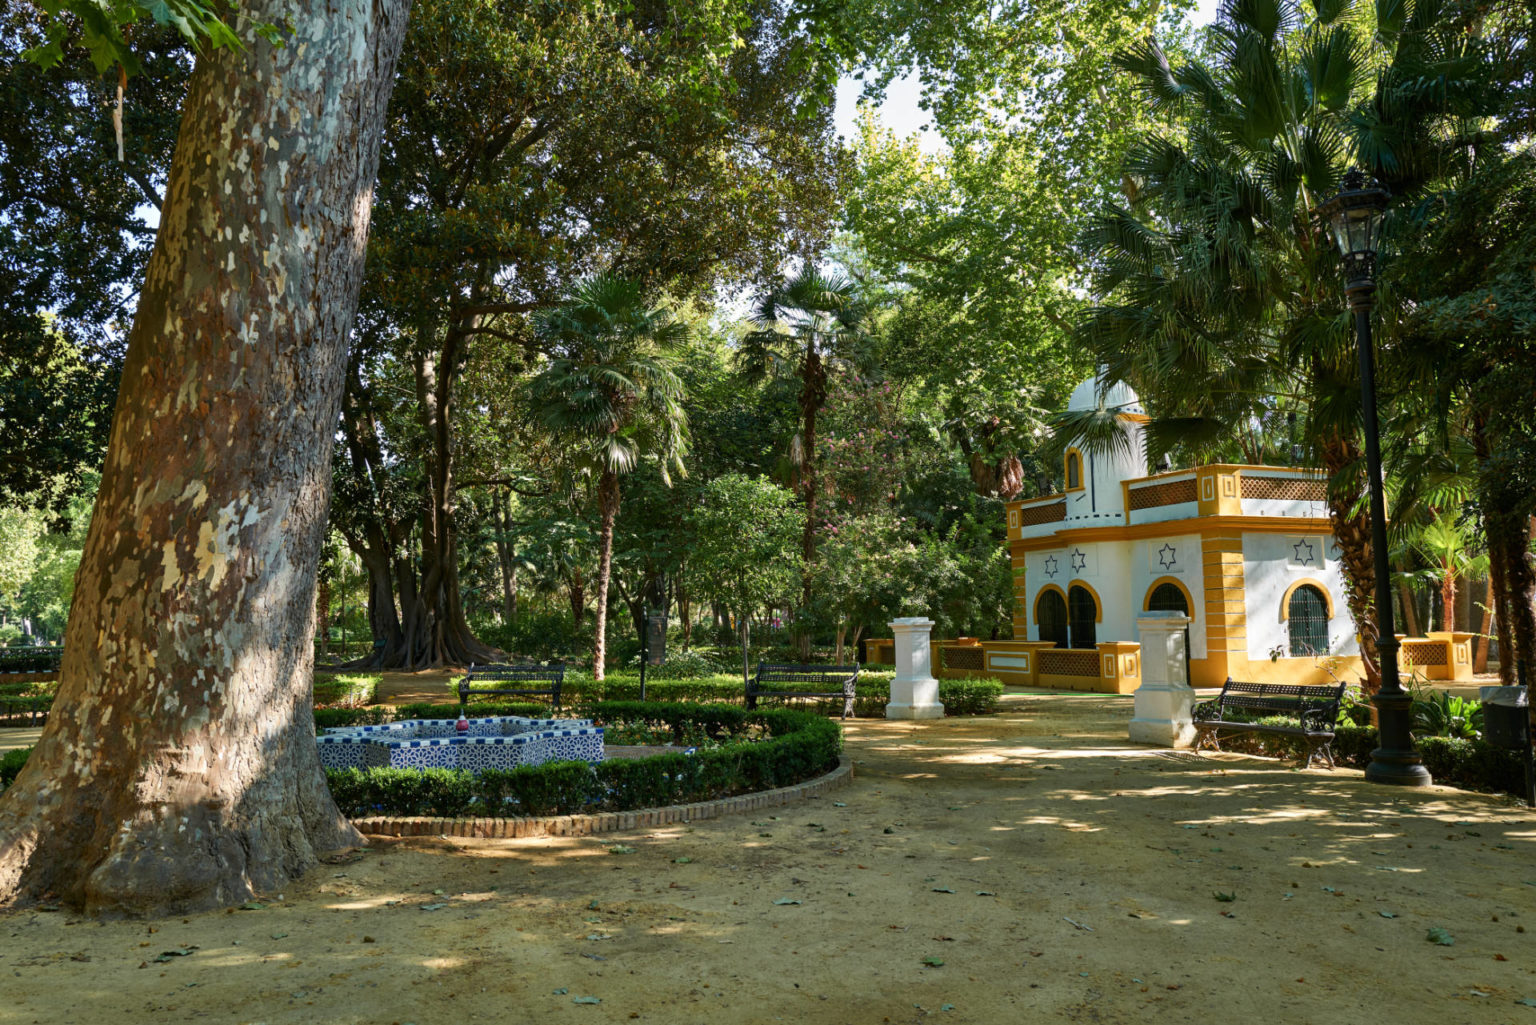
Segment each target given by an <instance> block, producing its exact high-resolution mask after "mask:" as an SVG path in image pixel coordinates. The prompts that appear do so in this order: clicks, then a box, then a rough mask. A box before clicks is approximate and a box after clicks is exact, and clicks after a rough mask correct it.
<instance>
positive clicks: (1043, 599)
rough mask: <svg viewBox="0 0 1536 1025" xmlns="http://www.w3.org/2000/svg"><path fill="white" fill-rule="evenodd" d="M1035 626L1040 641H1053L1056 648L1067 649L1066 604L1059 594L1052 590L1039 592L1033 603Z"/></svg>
mask: <svg viewBox="0 0 1536 1025" xmlns="http://www.w3.org/2000/svg"><path fill="white" fill-rule="evenodd" d="M1035 625H1036V626H1038V627H1039V628H1040V639H1041V640H1042V641H1055V642H1056V647H1058V648H1065V647H1067V603H1066V602H1065V601H1064V600H1063V599H1062V597H1061V592H1060V591H1058V590H1055V589H1054V588H1052V589H1050V590H1047V591H1041V592H1040V597H1039V598H1038V599H1036V601H1035Z"/></svg>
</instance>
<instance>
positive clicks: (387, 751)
mask: <svg viewBox="0 0 1536 1025" xmlns="http://www.w3.org/2000/svg"><path fill="white" fill-rule="evenodd" d="M467 722H468V729H466V730H459V729H458V728H457V723H456V721H455V720H453V719H406V720H403V721H401V722H391V723H384V724H382V725H379V726H338V727H332V728H330V729H327V730H326V731H325V732H324V733H323V734H322V735H321V736H319V737H317V738H316V743H318V744H319V746H320V764H321V765H323V766H324V767H325V768H327V769H353V768H357V769H372V768H396V769H468V770H470V771H471V772H479V771H481V770H482V769H513V768H516V767H517V766H519V765H542V764H543V763H545V762H562V761H581V762H592V763H594V764H595V763H597V762H601V761H602V760H603V730H602V727H601V726H593V725H592V721H591V720H590V719H524V718H522V717H521V716H513V715H501V716H492V717H490V718H485V719H469V720H467Z"/></svg>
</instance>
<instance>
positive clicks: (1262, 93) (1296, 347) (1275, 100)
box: [1063, 0, 1489, 685]
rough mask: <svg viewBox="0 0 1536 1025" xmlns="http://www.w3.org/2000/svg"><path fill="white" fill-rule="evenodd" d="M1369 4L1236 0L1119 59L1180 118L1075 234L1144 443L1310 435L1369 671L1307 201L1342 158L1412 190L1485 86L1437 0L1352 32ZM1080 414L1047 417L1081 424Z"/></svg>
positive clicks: (1349, 371) (1112, 362) (1358, 520)
mask: <svg viewBox="0 0 1536 1025" xmlns="http://www.w3.org/2000/svg"><path fill="white" fill-rule="evenodd" d="M1370 13H1371V12H1370V11H1368V10H1366V9H1364V8H1360V7H1358V5H1355V4H1351V3H1319V4H1318V5H1317V7H1316V8H1315V11H1314V12H1313V13H1312V14H1310V15H1309V14H1306V13H1304V12H1303V10H1302V9H1301V8H1300V7H1299V6H1298V5H1296V4H1295V3H1293V2H1291V0H1233V2H1230V3H1227V4H1225V5H1223V7H1222V8H1221V14H1220V18H1219V19H1218V21H1217V23H1216V25H1215V26H1213V28H1212V29H1211V30H1210V38H1209V40H1208V43H1207V53H1206V55H1205V56H1204V57H1203V58H1202V59H1198V60H1196V59H1191V60H1186V61H1182V62H1173V61H1170V59H1169V57H1168V56H1167V54H1166V53H1165V52H1164V50H1163V49H1162V47H1160V46H1159V45H1158V43H1157V42H1156V41H1155V40H1148V41H1146V42H1144V43H1141V44H1139V45H1137V46H1135V47H1132V48H1129V49H1127V50H1125V51H1123V52H1122V53H1121V54H1120V55H1119V56H1118V58H1117V63H1118V64H1119V65H1120V67H1121V68H1123V69H1124V70H1125V71H1126V72H1127V73H1128V74H1129V75H1130V76H1132V77H1133V79H1134V80H1135V81H1137V82H1138V83H1139V87H1140V88H1141V90H1142V91H1143V95H1144V96H1145V98H1146V101H1147V102H1148V104H1149V105H1151V106H1152V107H1153V108H1155V109H1166V110H1171V111H1173V112H1175V113H1176V115H1177V118H1178V124H1179V126H1180V127H1179V129H1178V130H1177V131H1161V132H1152V133H1149V134H1147V135H1145V136H1143V137H1142V138H1141V139H1139V140H1138V142H1137V143H1136V145H1135V146H1134V147H1133V148H1132V150H1131V154H1130V157H1129V159H1128V161H1127V175H1128V177H1129V181H1130V187H1129V192H1130V198H1131V203H1130V204H1129V205H1128V206H1121V207H1116V208H1112V209H1111V210H1110V212H1108V213H1107V214H1106V215H1104V216H1103V217H1102V218H1101V219H1099V220H1098V222H1097V223H1096V224H1095V226H1094V227H1093V228H1092V229H1091V231H1090V232H1089V233H1088V234H1087V236H1086V241H1087V245H1088V248H1089V249H1090V251H1091V252H1092V254H1093V256H1094V259H1095V260H1096V263H1097V267H1098V270H1099V273H1098V275H1097V278H1096V282H1095V288H1096V291H1097V293H1098V294H1099V296H1101V297H1102V298H1101V300H1100V301H1099V303H1098V304H1097V305H1096V306H1095V307H1094V308H1093V309H1092V310H1091V311H1090V312H1089V313H1088V315H1087V316H1086V317H1085V319H1084V321H1083V324H1082V330H1081V337H1082V338H1083V339H1084V340H1085V341H1086V342H1087V343H1088V345H1089V347H1090V348H1091V349H1092V351H1093V352H1094V353H1095V356H1096V359H1097V360H1098V361H1099V362H1100V363H1101V364H1102V365H1104V366H1105V367H1106V368H1107V375H1108V377H1109V378H1110V379H1112V380H1125V381H1129V382H1131V383H1132V384H1133V385H1135V386H1136V387H1137V389H1138V391H1140V392H1141V394H1142V395H1143V397H1144V398H1145V399H1146V400H1148V401H1149V402H1150V403H1151V405H1152V407H1153V409H1154V411H1155V414H1156V415H1155V417H1154V420H1153V422H1152V424H1151V425H1150V429H1149V431H1148V439H1149V450H1150V451H1151V453H1152V454H1153V455H1154V456H1155V455H1157V454H1158V453H1162V452H1167V451H1169V450H1171V449H1173V448H1175V447H1179V446H1183V447H1184V448H1185V450H1186V451H1191V452H1193V453H1195V454H1197V455H1199V454H1209V453H1211V452H1212V451H1213V450H1215V449H1217V448H1219V447H1220V446H1221V445H1222V444H1223V443H1224V442H1225V439H1228V438H1231V437H1233V436H1236V435H1238V434H1240V433H1241V432H1242V430H1243V429H1244V427H1245V425H1247V424H1249V423H1252V422H1255V421H1263V420H1265V419H1267V418H1269V417H1271V416H1272V415H1273V414H1274V413H1275V411H1276V410H1277V409H1279V408H1284V406H1285V405H1291V406H1293V407H1299V408H1298V409H1297V411H1298V412H1300V413H1302V414H1303V423H1304V436H1305V438H1306V440H1307V441H1308V443H1309V444H1308V445H1307V449H1308V450H1309V451H1310V453H1311V454H1312V457H1313V458H1315V459H1316V460H1317V461H1318V462H1320V463H1321V465H1322V466H1323V468H1324V469H1326V470H1327V471H1328V473H1329V475H1330V478H1331V484H1330V487H1329V494H1328V498H1329V512H1330V515H1331V518H1332V520H1333V527H1334V534H1335V536H1336V537H1337V539H1338V542H1339V547H1340V551H1341V554H1342V561H1343V564H1344V568H1345V572H1346V578H1347V581H1348V594H1347V597H1348V603H1349V607H1350V611H1351V613H1352V614H1353V617H1354V620H1355V624H1356V628H1357V630H1358V631H1359V633H1360V635H1361V638H1362V640H1363V642H1364V647H1365V652H1366V655H1367V672H1368V680H1369V681H1370V683H1371V685H1374V682H1375V680H1376V679H1377V676H1376V670H1375V665H1374V645H1375V632H1374V631H1375V620H1374V617H1373V616H1372V615H1371V608H1372V601H1373V594H1374V571H1373V569H1372V563H1371V553H1370V531H1369V523H1368V518H1367V515H1366V513H1365V510H1364V508H1363V504H1362V502H1361V495H1362V493H1363V491H1364V474H1363V466H1362V460H1361V449H1360V443H1359V440H1358V438H1357V434H1356V431H1357V424H1358V421H1359V416H1360V410H1359V402H1358V377H1357V374H1356V369H1355V356H1354V351H1353V345H1352V342H1353V337H1352V332H1351V331H1350V321H1349V318H1348V317H1347V316H1346V314H1345V313H1344V306H1345V304H1344V302H1343V297H1342V290H1341V288H1340V282H1339V269H1338V258H1337V256H1336V254H1335V253H1334V252H1333V250H1332V248H1331V246H1330V245H1329V243H1328V240H1327V239H1326V237H1325V236H1324V235H1323V233H1321V232H1320V231H1319V230H1318V229H1317V227H1316V223H1315V220H1314V216H1313V213H1312V212H1313V210H1314V209H1315V208H1316V207H1317V206H1318V205H1319V204H1320V203H1321V202H1322V200H1324V199H1326V198H1327V197H1328V196H1329V195H1331V194H1332V193H1333V191H1335V190H1336V188H1337V187H1338V183H1339V180H1340V177H1341V175H1342V173H1343V171H1344V169H1345V168H1346V167H1347V166H1348V165H1349V164H1350V163H1352V162H1356V161H1360V162H1364V163H1365V164H1366V165H1367V166H1369V167H1370V168H1372V169H1373V170H1375V171H1376V172H1377V173H1378V175H1379V176H1380V177H1382V178H1385V179H1388V180H1389V181H1390V182H1391V184H1392V185H1393V187H1394V188H1396V189H1399V190H1402V191H1404V192H1409V193H1411V192H1413V191H1415V190H1418V189H1421V188H1422V187H1423V186H1424V184H1425V183H1426V181H1427V179H1428V176H1429V175H1431V174H1433V173H1434V170H1435V169H1436V168H1437V167H1442V166H1444V165H1445V163H1446V162H1447V161H1452V160H1455V159H1458V158H1459V154H1461V153H1462V152H1463V151H1464V149H1465V145H1466V142H1467V139H1466V137H1465V136H1464V135H1463V134H1461V133H1459V132H1457V131H1456V130H1455V125H1456V118H1457V116H1458V115H1459V114H1461V113H1464V112H1470V111H1471V110H1473V109H1475V108H1476V106H1477V104H1479V103H1480V102H1485V101H1486V98H1487V96H1488V94H1489V91H1488V88H1487V86H1488V67H1487V64H1486V62H1485V61H1483V60H1482V59H1481V54H1480V52H1479V46H1478V44H1477V42H1476V40H1474V39H1472V38H1471V37H1470V36H1469V35H1468V34H1467V33H1465V32H1458V31H1457V25H1456V23H1455V19H1454V17H1452V15H1451V13H1450V12H1449V9H1448V8H1447V7H1446V6H1445V5H1444V4H1442V3H1440V0H1420V2H1418V3H1415V4H1412V5H1399V4H1395V3H1393V4H1383V5H1382V6H1380V7H1378V8H1377V11H1376V22H1377V25H1376V28H1377V31H1376V33H1375V34H1374V35H1371V36H1367V35H1366V34H1364V33H1363V32H1362V31H1361V29H1360V28H1359V27H1358V22H1359V21H1360V20H1361V19H1362V18H1368V17H1369V16H1370ZM1373 41H1374V48H1373V45H1372V43H1373ZM1373 71H1374V74H1373V73H1372V72H1373ZM1112 415H1113V411H1106V412H1104V413H1103V414H1100V416H1101V418H1102V417H1105V416H1111V417H1112ZM1092 417H1093V414H1090V415H1089V416H1088V417H1078V418H1074V419H1073V420H1072V421H1071V422H1070V423H1065V424H1064V425H1063V427H1064V429H1065V430H1066V431H1068V432H1074V433H1075V432H1089V433H1092V431H1093V430H1094V429H1095V424H1093V423H1091V422H1089V421H1090V420H1091V419H1092ZM1097 426H1098V427H1103V426H1104V425H1103V424H1099V425H1097Z"/></svg>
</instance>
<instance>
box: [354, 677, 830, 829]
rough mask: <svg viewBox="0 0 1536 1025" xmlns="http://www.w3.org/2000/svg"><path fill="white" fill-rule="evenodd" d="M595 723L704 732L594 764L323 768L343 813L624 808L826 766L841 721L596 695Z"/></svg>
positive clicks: (715, 793) (793, 777) (717, 793)
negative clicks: (667, 749) (667, 751)
mask: <svg viewBox="0 0 1536 1025" xmlns="http://www.w3.org/2000/svg"><path fill="white" fill-rule="evenodd" d="M588 711H589V712H590V714H591V715H592V718H593V719H594V721H596V722H597V723H599V724H600V725H602V726H604V727H605V728H609V729H614V730H615V732H618V731H619V730H625V729H627V730H634V729H637V728H641V727H644V728H646V729H648V730H650V731H651V732H652V733H653V734H654V735H655V736H658V737H669V738H671V739H672V741H673V742H674V743H676V742H678V740H679V739H681V738H686V737H708V738H711V739H712V740H714V741H716V742H717V746H715V747H712V748H708V749H704V750H700V751H699V752H698V753H696V754H693V755H683V754H676V755H657V756H653V757H651V758H645V759H637V760H629V759H620V760H615V761H612V762H603V763H601V764H598V765H596V766H592V765H588V764H586V763H585V762H553V763H550V764H546V765H538V766H520V767H518V768H516V769H511V770H507V771H486V772H482V773H481V774H480V775H479V776H478V777H476V776H474V775H473V774H471V773H468V772H457V771H450V770H446V769H429V770H416V769H332V770H330V771H328V772H327V773H326V778H327V780H328V781H329V783H330V786H331V793H332V795H333V796H334V797H335V798H336V803H337V805H338V806H339V807H340V808H341V809H342V811H343V812H344V813H345V814H348V815H369V814H384V815H443V816H456V815H463V814H474V815H492V816H499V815H508V814H520V815H551V814H557V815H563V814H568V813H571V812H575V811H581V810H590V811H627V810H629V809H632V808H645V807H656V806H658V805H666V804H680V803H686V802H690V801H700V800H707V799H710V798H715V797H722V796H728V795H730V794H738V793H747V792H750V791H753V790H762V789H767V788H770V787H779V786H788V785H790V784H793V783H797V782H800V781H801V780H804V779H806V778H809V777H811V776H814V775H817V774H819V773H821V772H825V771H827V770H828V769H829V768H831V767H832V766H833V765H835V764H836V762H837V756H838V754H839V752H840V751H841V750H842V729H841V727H839V726H838V725H837V724H836V723H835V722H832V721H830V720H828V719H826V718H825V717H823V716H820V715H816V714H814V713H810V712H805V711H799V710H795V709H785V708H774V709H761V710H758V711H755V712H748V711H747V710H746V709H744V708H741V707H739V706H733V705H709V704H698V703H665V702H644V703H641V702H600V703H597V704H594V705H593V706H591V708H590V709H588Z"/></svg>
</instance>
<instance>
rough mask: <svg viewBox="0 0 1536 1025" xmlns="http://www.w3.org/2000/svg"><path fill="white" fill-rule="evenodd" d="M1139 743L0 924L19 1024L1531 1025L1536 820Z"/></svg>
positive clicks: (1024, 721) (858, 757) (1041, 731)
mask: <svg viewBox="0 0 1536 1025" xmlns="http://www.w3.org/2000/svg"><path fill="white" fill-rule="evenodd" d="M1129 717H1130V702H1129V701H1128V700H1127V699H1124V698H1111V697H1100V696H1090V695H1077V696H1062V695H1050V696H1047V695H1039V694H1011V695H1009V696H1008V697H1007V698H1006V699H1005V711H1004V712H1003V713H1002V714H1000V715H997V716H994V717H989V718H981V719H954V720H944V721H939V722H922V723H912V722H904V723H887V722H884V721H855V722H851V723H849V724H848V750H849V753H850V754H851V755H852V757H853V759H854V761H855V765H856V771H857V778H856V779H855V781H854V782H853V783H852V784H851V785H850V786H848V787H846V788H844V789H842V790H839V791H837V792H835V793H832V794H830V795H828V796H825V797H823V798H822V799H820V800H816V801H812V802H809V803H807V804H805V805H800V806H794V807H790V808H785V809H779V810H777V814H776V816H760V817H753V816H752V815H750V814H748V815H741V816H734V817H730V818H726V819H723V820H717V821H711V822H704V823H699V824H696V825H692V826H687V825H679V826H675V827H667V828H663V829H655V830H645V831H637V832H631V833H622V834H609V835H605V836H602V837H592V838H584V839H541V840H500V841H475V840H462V839H454V840H447V839H440V838H439V839H413V840H376V841H374V842H373V843H372V844H371V846H370V847H369V848H367V849H366V851H363V852H361V853H358V854H351V855H342V856H340V857H339V858H337V859H335V860H336V863H335V864H327V865H322V866H320V867H319V868H317V869H316V870H315V871H314V872H312V873H311V874H310V875H309V876H308V877H307V878H305V879H304V880H302V881H300V882H298V883H296V884H294V885H292V886H289V887H287V888H286V892H284V893H282V894H269V895H266V897H265V898H264V900H263V901H262V903H263V904H264V906H263V907H262V908H260V909H256V910H244V911H232V912H219V913H209V914H202V915H196V916H193V917H190V918H175V919H169V920H161V921H153V922H121V921H119V922H105V923H99V922H93V921H81V920H78V919H77V918H76V917H74V916H72V915H69V914H67V913H59V912H55V913H47V912H39V911H20V912H9V913H4V914H0V1022H7V1023H8V1022H41V1023H50V1025H51V1023H66V1022H80V1023H110V1022H131V1023H136V1022H198V1021H209V1022H230V1023H236V1022H248V1023H255V1022H265V1023H269V1025H277V1023H309V1022H325V1023H330V1022H337V1023H385V1025H389V1023H398V1025H404V1023H415V1025H437V1023H450V1022H461V1021H462V1022H493V1021H494V1022H501V1021H508V1020H529V1021H533V1022H540V1023H543V1022H551V1023H561V1022H582V1023H598V1022H602V1023H607V1022H630V1021H640V1022H653V1023H666V1025H693V1023H705V1022H709V1023H720V1022H732V1023H734V1022H744V1023H758V1022H775V1021H801V1022H810V1023H866V1022H873V1023H882V1022H918V1021H923V1020H925V1019H931V1020H933V1021H937V1022H954V1023H962V1022H987V1023H992V1022H996V1023H1009V1025H1011V1023H1016V1022H1029V1021H1036V1020H1048V1021H1068V1022H1130V1021H1140V1020H1152V1021H1170V1022H1184V1021H1188V1022H1202V1023H1203V1022H1213V1023H1229V1022H1243V1021H1258V1020H1277V1021H1285V1022H1287V1023H1309V1022H1318V1023H1322V1022H1330V1023H1332V1022H1337V1021H1352V1020H1353V1021H1359V1020H1365V1019H1367V1018H1369V1019H1371V1020H1379V1019H1381V1018H1383V1017H1388V1018H1395V1019H1397V1020H1399V1021H1403V1022H1415V1023H1416V1022H1424V1023H1436V1025H1439V1023H1461V1022H1500V1023H1502V1022H1532V1023H1536V1006H1523V1005H1521V1004H1518V1003H1517V1001H1520V1000H1531V1001H1536V969H1533V965H1536V958H1533V953H1536V950H1533V944H1536V817H1533V816H1532V815H1531V814H1530V813H1528V812H1527V811H1525V809H1523V808H1522V807H1519V806H1516V805H1514V804H1512V803H1511V802H1509V801H1508V800H1506V799H1502V798H1495V797H1488V796H1482V795H1475V794H1467V793H1462V792H1459V791H1454V790H1449V789H1442V788H1435V789H1431V790H1427V791H1398V790H1391V789H1384V788H1380V787H1376V786H1372V785H1368V784H1366V783H1364V782H1363V781H1362V779H1361V778H1360V775H1359V774H1358V773H1356V772H1351V771H1348V770H1338V771H1335V772H1331V773H1329V772H1326V771H1323V770H1310V771H1305V772H1303V771H1298V770H1295V769H1293V768H1290V767H1288V766H1286V765H1282V764H1280V763H1276V762H1269V761H1264V760H1260V759H1254V758H1246V757H1242V756H1236V755H1220V756H1201V757H1194V756H1190V755H1187V754H1182V753H1174V752H1162V751H1152V750H1148V749H1137V748H1133V747H1131V746H1130V745H1129V744H1128V743H1127V742H1126V740H1125V736H1126V726H1125V723H1126V720H1127V719H1128V718H1129ZM616 845H621V846H616ZM354 859H355V860H354ZM1217 894H1224V895H1225V894H1231V895H1234V896H1235V899H1233V900H1230V901H1226V900H1218V899H1216V895H1217ZM1431 928H1441V929H1444V930H1446V931H1447V932H1448V933H1449V934H1450V936H1452V937H1454V945H1451V946H1441V945H1436V944H1434V943H1431V942H1428V941H1427V940H1426V935H1427V933H1428V930H1429V929H1431ZM1524 930H1530V931H1524ZM166 951H188V952H189V953H186V954H182V955H172V954H164V953H163V952H166ZM157 959H158V960H157ZM578 1000H580V1001H581V1002H578ZM592 1000H598V1001H601V1002H600V1003H592V1002H590V1001H592Z"/></svg>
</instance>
